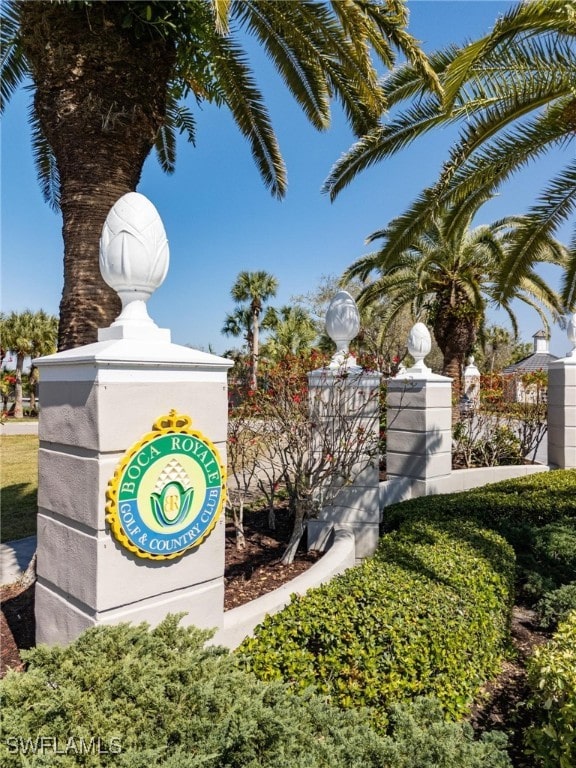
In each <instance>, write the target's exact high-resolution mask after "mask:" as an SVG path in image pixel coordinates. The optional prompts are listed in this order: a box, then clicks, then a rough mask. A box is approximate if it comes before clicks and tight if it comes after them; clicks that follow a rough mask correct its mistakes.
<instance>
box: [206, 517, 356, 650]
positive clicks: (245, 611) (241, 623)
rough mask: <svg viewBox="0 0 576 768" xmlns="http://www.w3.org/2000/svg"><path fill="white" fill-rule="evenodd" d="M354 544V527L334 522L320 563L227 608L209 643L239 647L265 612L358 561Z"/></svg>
mask: <svg viewBox="0 0 576 768" xmlns="http://www.w3.org/2000/svg"><path fill="white" fill-rule="evenodd" d="M355 548H356V545H355V537H354V533H353V532H352V530H351V529H349V528H347V527H345V526H334V538H333V543H332V546H331V547H330V549H329V550H328V551H327V552H326V554H325V555H324V556H323V557H322V558H321V559H320V560H319V561H318V562H317V563H315V564H314V565H312V566H311V567H310V568H308V569H307V570H306V571H305V572H304V573H302V574H300V576H297V577H296V578H295V579H292V581H289V582H287V583H286V584H283V585H282V586H281V587H279V588H278V589H275V590H274V591H273V592H269V593H268V594H266V595H262V597H259V598H257V599H256V600H252V601H251V602H250V603H246V605H240V606H238V608H233V609H232V610H231V611H226V612H225V613H224V625H223V626H222V628H221V629H219V630H218V631H217V632H216V634H215V635H214V637H213V639H212V640H211V641H210V644H211V645H224V646H226V647H227V648H230V649H234V648H237V647H238V646H239V645H240V643H241V642H242V640H244V638H245V637H248V635H251V634H252V632H253V630H254V628H255V627H256V626H257V625H258V624H260V623H261V622H262V620H263V619H264V617H265V616H267V615H270V614H273V613H277V612H278V611H279V610H281V609H282V608H284V606H285V605H287V604H288V603H289V602H290V598H291V596H292V595H294V594H296V595H303V594H305V593H306V592H307V591H308V590H309V589H311V588H312V587H318V586H320V584H325V583H326V582H328V581H330V579H332V578H333V577H334V576H336V575H337V574H338V573H343V572H344V571H345V570H347V569H348V568H351V567H352V566H353V565H355V562H356V560H355Z"/></svg>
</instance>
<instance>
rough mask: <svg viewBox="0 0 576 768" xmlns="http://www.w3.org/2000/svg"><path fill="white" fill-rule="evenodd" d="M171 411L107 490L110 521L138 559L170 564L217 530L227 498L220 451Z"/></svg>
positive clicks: (125, 462) (187, 420) (129, 455)
mask: <svg viewBox="0 0 576 768" xmlns="http://www.w3.org/2000/svg"><path fill="white" fill-rule="evenodd" d="M191 424H192V421H191V419H190V417H189V416H184V415H181V414H177V413H176V411H170V413H169V414H168V415H167V416H162V417H160V418H159V419H157V420H156V421H155V422H154V425H153V428H152V432H149V433H148V434H147V435H145V436H144V437H143V438H142V439H141V440H139V441H138V442H137V443H136V445H134V446H132V448H131V449H130V450H129V451H128V452H127V453H126V454H125V456H124V458H123V459H122V461H121V462H120V464H119V465H118V468H117V470H116V472H115V473H114V477H113V478H112V480H110V482H109V483H108V490H107V491H106V499H107V503H106V521H107V522H108V524H109V525H110V528H111V530H112V533H113V534H114V536H115V537H116V538H117V539H118V541H119V542H120V543H121V544H122V545H123V546H124V547H126V549H129V550H130V551H131V552H134V553H135V554H136V555H137V556H138V557H143V558H149V559H151V560H169V559H172V558H175V557H180V555H182V554H183V553H184V552H186V550H188V549H191V548H192V547H196V546H198V545H199V544H200V543H201V542H202V541H203V540H204V539H205V538H206V537H207V536H208V534H209V533H210V531H211V530H212V528H214V526H215V524H216V521H217V520H218V518H219V516H220V513H221V512H222V508H223V506H224V499H225V493H226V473H225V470H224V467H223V466H222V463H221V461H220V457H219V454H218V450H217V449H216V446H215V445H214V444H213V443H212V442H211V441H210V440H209V439H208V438H207V437H205V436H204V435H202V434H201V433H200V432H198V431H196V430H193V429H191V428H190V427H191Z"/></svg>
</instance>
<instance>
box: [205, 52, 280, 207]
mask: <svg viewBox="0 0 576 768" xmlns="http://www.w3.org/2000/svg"><path fill="white" fill-rule="evenodd" d="M212 44H213V47H214V50H213V67H214V70H215V72H216V76H217V78H218V80H219V82H220V83H222V88H223V97H224V99H225V101H226V104H227V105H228V107H229V108H230V111H231V112H232V116H233V117H234V120H235V122H236V125H237V126H238V128H239V129H240V131H241V133H242V134H243V135H244V136H245V137H246V138H247V139H248V141H249V142H250V145H251V149H252V156H253V158H254V160H255V162H256V165H257V167H258V170H259V171H260V175H261V177H262V179H263V181H264V184H265V185H266V186H267V187H268V188H269V189H270V191H271V192H272V194H273V195H274V196H276V197H279V198H281V197H283V196H284V194H285V192H286V186H287V178H286V168H285V166H284V161H283V160H282V156H281V154H280V149H279V147H278V142H277V140H276V136H275V134H274V131H273V129H272V125H271V122H270V117H269V115H268V111H267V109H266V106H265V104H264V101H263V98H262V94H261V93H260V91H259V90H258V88H257V86H256V84H255V82H254V78H253V76H252V72H251V70H250V68H249V66H248V64H247V61H246V56H245V53H244V51H243V50H242V49H241V48H240V47H239V46H238V45H236V43H235V42H234V41H232V40H229V39H228V38H219V40H217V41H216V40H214V41H213V43H212Z"/></svg>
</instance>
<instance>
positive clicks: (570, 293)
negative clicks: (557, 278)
mask: <svg viewBox="0 0 576 768" xmlns="http://www.w3.org/2000/svg"><path fill="white" fill-rule="evenodd" d="M562 300H563V301H564V305H565V307H566V309H567V310H568V311H569V312H572V311H573V310H574V307H576V226H575V227H574V229H573V230H572V237H571V239H570V245H569V247H568V265H567V267H566V270H565V271H564V277H563V279H562Z"/></svg>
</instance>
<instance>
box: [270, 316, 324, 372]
mask: <svg viewBox="0 0 576 768" xmlns="http://www.w3.org/2000/svg"><path fill="white" fill-rule="evenodd" d="M270 309H271V312H270V317H269V319H268V322H267V327H268V328H269V329H270V335H269V336H268V339H267V341H266V344H265V345H264V346H263V348H262V353H263V354H264V355H265V356H266V357H268V358H270V359H272V360H280V359H281V358H283V357H285V356H286V355H302V354H305V353H306V352H309V351H310V349H311V346H312V342H313V341H314V340H315V339H316V336H317V331H316V326H315V324H314V321H313V319H312V317H311V316H310V315H309V313H308V312H306V310H305V309H303V308H302V307H298V306H285V307H280V309H277V310H276V309H274V308H272V307H270Z"/></svg>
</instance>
